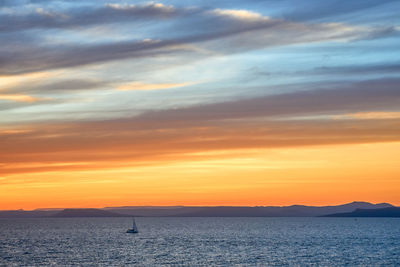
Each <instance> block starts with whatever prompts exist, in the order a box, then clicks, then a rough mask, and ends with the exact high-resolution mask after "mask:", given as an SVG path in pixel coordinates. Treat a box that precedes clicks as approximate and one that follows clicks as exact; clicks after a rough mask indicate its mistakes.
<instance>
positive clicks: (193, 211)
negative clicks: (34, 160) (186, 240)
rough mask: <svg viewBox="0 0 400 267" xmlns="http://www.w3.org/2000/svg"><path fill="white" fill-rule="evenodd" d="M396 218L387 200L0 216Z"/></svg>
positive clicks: (7, 213) (398, 210) (6, 213)
mask: <svg viewBox="0 0 400 267" xmlns="http://www.w3.org/2000/svg"><path fill="white" fill-rule="evenodd" d="M128 216H138V217H400V207H395V206H393V205H391V204H389V203H379V204H372V203H369V202H351V203H347V204H343V205H336V206H304V205H291V206H256V207H242V206H217V207H210V206H203V207H197V206H196V207H193V206H167V207H157V206H154V207H152V206H145V207H143V206H123V207H105V208H102V209H93V208H83V209H71V208H67V209H37V210H31V211H25V210H3V211H0V218H61V217H62V218H66V217H128Z"/></svg>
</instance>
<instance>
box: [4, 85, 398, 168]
mask: <svg viewBox="0 0 400 267" xmlns="http://www.w3.org/2000/svg"><path fill="white" fill-rule="evenodd" d="M399 84H400V80H395V79H387V80H374V81H367V82H361V83H355V84H353V85H350V86H347V87H342V88H336V89H330V90H326V89H325V90H320V91H317V90H312V91H306V92H304V91H303V92H294V93H288V94H281V95H273V96H265V97H258V98H254V99H245V100H237V101H230V102H223V103H215V104H208V105H201V106H193V107H187V108H180V109H170V110H162V111H159V112H158V111H153V112H150V111H148V112H145V113H143V114H141V115H138V116H135V117H131V118H121V119H114V120H104V121H81V122H62V123H61V122H60V123H56V122H55V123H37V124H32V125H30V126H29V125H26V126H19V127H17V128H16V129H12V128H9V129H6V130H7V131H6V133H3V134H2V135H0V146H1V147H2V149H3V150H4V151H7V153H3V154H1V155H0V163H4V164H6V165H7V164H9V163H13V164H16V163H20V164H23V163H34V162H41V163H62V162H108V163H112V162H116V161H130V162H131V164H138V165H140V164H149V162H153V163H154V162H158V161H164V162H165V161H173V160H183V159H185V158H186V157H187V154H188V153H198V152H207V151H218V150H235V149H266V148H274V147H275V148H277V147H295V146H309V145H329V144H359V143H370V142H395V141H396V142H398V141H400V134H399V133H400V120H399V118H398V116H387V114H392V115H393V114H397V113H398V111H397V110H398V107H399V106H400V91H399V90H398V86H399ZM391 110H393V111H391ZM393 112H394V113H393ZM349 113H350V114H357V113H358V114H359V115H351V116H348V115H346V114H349ZM305 114H306V115H308V116H309V118H308V119H307V120H304V119H298V117H299V116H300V115H305ZM321 114H325V115H329V116H326V117H325V118H324V117H320V116H319V115H321ZM335 114H336V115H340V114H343V115H344V116H346V118H345V119H344V118H343V117H332V115H335ZM360 114H361V115H360ZM368 114H369V115H368ZM371 114H375V115H374V116H371ZM377 114H378V115H377ZM382 114H386V115H385V116H381V115H382ZM13 130H14V131H13ZM27 166H28V165H27ZM52 168H53V167H52ZM57 168H60V167H57ZM79 168H84V167H79ZM85 168H87V167H85ZM0 169H1V167H0ZM22 169H23V168H22ZM22 169H21V168H16V169H14V170H13V171H12V170H10V169H7V170H6V169H4V168H3V169H2V171H3V172H17V171H18V172H20V171H21V170H22ZM30 170H31V171H33V170H32V169H30ZM47 170H48V169H47Z"/></svg>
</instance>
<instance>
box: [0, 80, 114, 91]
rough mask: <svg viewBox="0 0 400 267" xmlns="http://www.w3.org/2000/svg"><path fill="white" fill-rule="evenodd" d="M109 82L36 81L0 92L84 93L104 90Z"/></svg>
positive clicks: (15, 85)
mask: <svg viewBox="0 0 400 267" xmlns="http://www.w3.org/2000/svg"><path fill="white" fill-rule="evenodd" d="M108 85H109V82H106V81H102V80H96V79H59V80H57V79H55V80H52V81H48V79H43V78H42V79H36V80H33V81H32V80H31V81H27V82H24V83H17V84H14V85H12V86H7V87H3V89H2V90H1V91H0V92H1V93H3V94H5V93H6V94H12V93H15V92H18V93H23V92H24V93H39V94H41V93H62V92H73V91H75V92H76V91H84V90H92V89H99V88H104V87H106V86H108Z"/></svg>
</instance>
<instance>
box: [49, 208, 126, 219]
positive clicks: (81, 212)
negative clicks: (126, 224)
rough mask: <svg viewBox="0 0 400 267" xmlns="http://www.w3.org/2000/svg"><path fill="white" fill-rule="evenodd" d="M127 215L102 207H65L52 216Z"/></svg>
mask: <svg viewBox="0 0 400 267" xmlns="http://www.w3.org/2000/svg"><path fill="white" fill-rule="evenodd" d="M126 216H127V215H123V214H118V213H115V212H111V211H106V210H102V209H64V210H62V211H60V212H57V213H56V214H54V215H53V216H52V217H126Z"/></svg>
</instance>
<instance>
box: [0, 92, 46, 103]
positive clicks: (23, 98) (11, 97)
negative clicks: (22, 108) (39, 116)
mask: <svg viewBox="0 0 400 267" xmlns="http://www.w3.org/2000/svg"><path fill="white" fill-rule="evenodd" d="M0 100H6V101H16V102H28V103H33V102H37V101H41V99H40V98H37V97H33V96H30V95H20V94H0Z"/></svg>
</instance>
